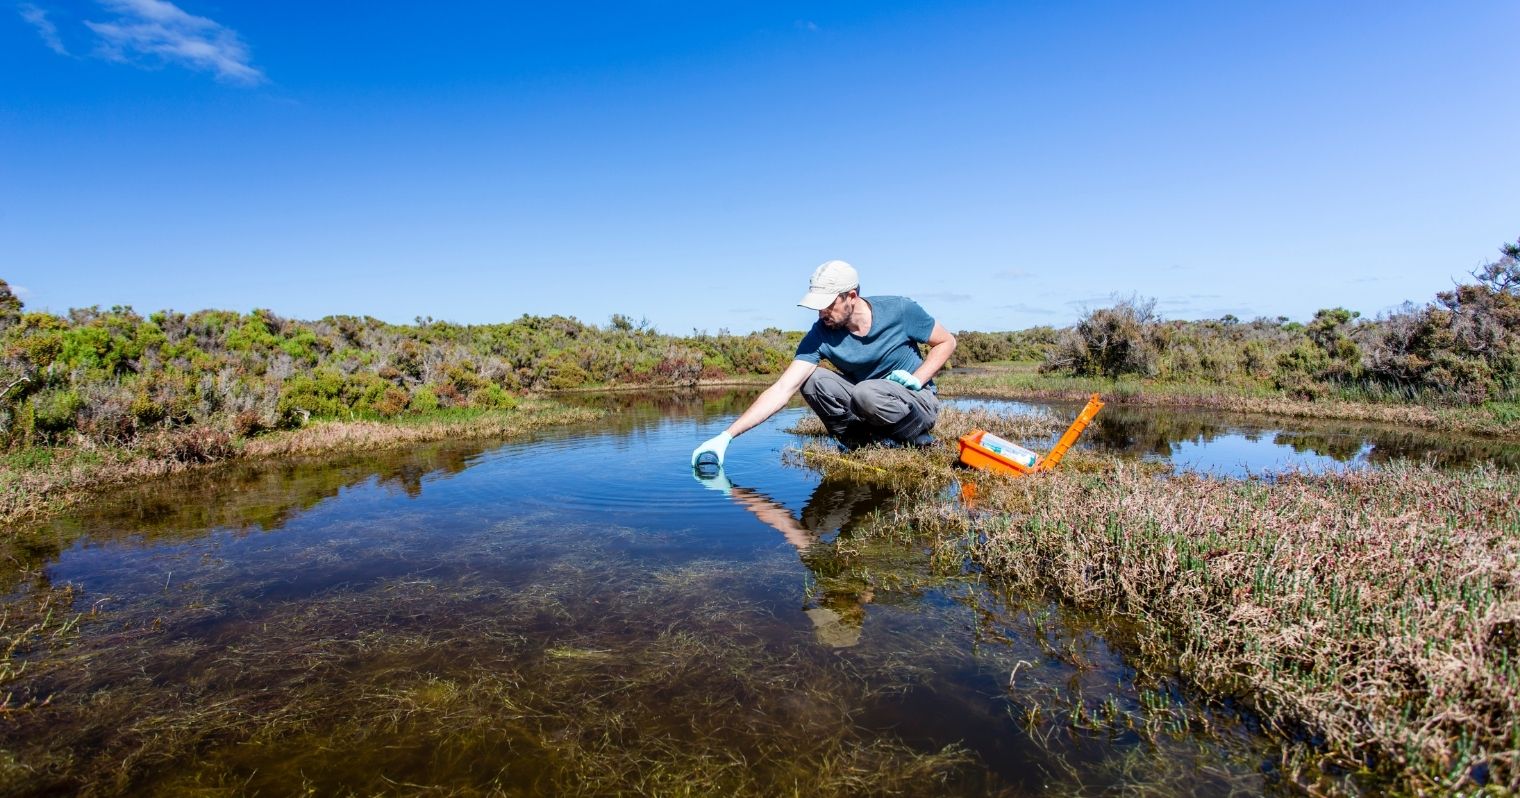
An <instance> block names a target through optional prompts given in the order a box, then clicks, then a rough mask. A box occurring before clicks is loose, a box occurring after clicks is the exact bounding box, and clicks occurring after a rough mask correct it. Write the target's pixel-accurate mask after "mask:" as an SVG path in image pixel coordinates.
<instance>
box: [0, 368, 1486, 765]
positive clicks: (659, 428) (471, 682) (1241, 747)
mask: <svg viewBox="0 0 1520 798" xmlns="http://www.w3.org/2000/svg"><path fill="white" fill-rule="evenodd" d="M752 395H753V394H747V393H743V392H731V393H720V394H710V395H705V396H697V395H689V394H688V395H666V396H660V397H647V396H631V395H626V396H598V397H591V396H588V397H583V398H582V400H581V401H585V402H588V403H594V404H600V405H602V406H606V407H609V408H611V409H613V410H614V411H615V412H614V413H613V414H612V415H611V416H610V417H609V419H608V420H607V421H606V422H604V423H602V424H601V425H599V426H598V427H596V428H595V429H582V430H568V431H558V432H554V433H551V434H546V435H544V436H542V437H541V438H539V439H538V440H535V441H531V442H526V443H524V442H517V443H510V444H501V443H492V442H471V443H451V444H439V445H430V446H419V447H415V448H412V449H408V450H404V451H396V452H387V453H379V454H364V455H354V456H346V457H334V458H323V459H309V460H299V459H298V460H290V461H284V462H281V463H277V464H266V465H262V466H257V465H248V464H240V465H234V466H228V467H222V468H218V469H215V470H211V471H208V472H205V473H199V474H193V475H187V476H183V477H179V478H175V479H168V480H162V481H160V482H159V483H157V484H155V485H152V486H147V487H143V488H137V489H132V490H126V491H122V492H120V493H117V494H115V495H113V496H110V497H108V498H107V499H105V500H103V501H101V502H99V503H97V504H95V505H94V506H91V507H89V508H87V509H86V510H84V511H81V512H79V513H77V514H75V515H73V516H71V517H68V518H63V519H59V520H57V521H54V522H52V523H51V524H50V525H49V526H48V527H47V528H46V529H45V530H43V531H42V533H41V534H40V535H38V536H37V537H36V540H37V541H38V543H37V545H36V547H35V548H34V549H32V550H30V551H27V552H19V553H15V554H14V555H13V556H14V559H16V560H17V562H16V563H14V564H13V567H11V568H10V569H9V570H8V571H7V572H6V582H5V588H6V589H7V590H9V592H10V595H9V599H8V604H9V608H10V609H8V610H7V614H8V615H13V616H14V617H21V618H23V619H24V618H25V613H26V608H27V607H33V608H35V607H36V606H37V605H38V603H39V602H43V601H52V602H53V603H54V604H55V605H61V606H65V607H66V608H67V609H69V610H71V611H72V612H73V613H83V614H84V615H83V617H82V619H81V620H80V623H79V624H78V625H77V627H75V628H74V629H73V630H72V631H71V632H69V633H68V634H65V635H61V636H59V637H58V638H57V639H59V640H64V641H67V643H66V644H54V643H52V642H50V639H49V638H46V636H44V637H42V638H39V639H38V640H36V641H34V653H32V654H31V655H21V656H18V657H14V658H12V664H11V665H9V666H8V667H9V668H10V671H8V672H7V673H6V681H7V682H8V683H7V684H6V685H4V689H5V691H8V692H10V693H11V695H10V697H9V698H8V699H7V704H6V706H7V707H8V708H9V711H7V712H4V713H3V714H0V792H5V793H8V794H20V795H26V794H35V795H44V794H57V793H59V792H89V793H92V794H118V793H129V794H164V793H182V792H187V791H195V792H202V793H207V794H221V793H227V794H253V793H259V794H269V795H287V794H294V793H297V792H306V793H310V794H320V795H335V794H348V793H353V794H376V793H379V794H411V793H417V792H432V793H437V794H461V795H474V794H566V793H568V794H614V793H619V794H620V793H630V792H634V793H653V794H668V793H693V794H711V793H715V792H720V791H721V792H725V793H741V794H767V795H768V794H777V793H791V792H806V793H809V794H825V795H827V794H849V795H857V794H906V795H921V794H965V795H984V794H1010V795H1026V794H1027V795H1034V794H1061V795H1066V794H1072V793H1100V792H1109V791H1114V790H1121V789H1122V790H1125V791H1130V792H1137V793H1145V792H1155V793H1159V794H1177V793H1189V794H1205V795H1206V794H1231V793H1235V792H1245V793H1252V794H1259V793H1263V792H1273V791H1276V790H1278V789H1280V788H1281V785H1279V784H1278V783H1277V781H1276V779H1275V774H1274V770H1273V754H1272V748H1271V746H1270V745H1269V744H1267V743H1266V741H1265V740H1264V739H1263V738H1262V737H1261V736H1260V735H1259V734H1257V733H1256V732H1255V731H1254V730H1253V729H1252V728H1251V724H1250V721H1249V719H1241V718H1237V717H1235V716H1233V715H1232V714H1231V713H1230V711H1229V709H1228V707H1210V706H1204V705H1201V704H1200V703H1199V702H1196V701H1193V700H1190V698H1189V697H1188V696H1187V695H1185V694H1184V693H1183V692H1181V691H1179V690H1178V689H1176V687H1175V686H1174V685H1172V684H1170V683H1169V682H1167V681H1166V680H1164V679H1161V680H1156V679H1154V678H1148V677H1147V678H1141V677H1137V676H1136V674H1135V673H1134V671H1132V670H1131V669H1130V668H1129V667H1128V666H1127V665H1126V664H1125V661H1124V657H1123V656H1122V654H1121V649H1122V641H1123V639H1124V637H1125V634H1124V630H1123V629H1122V628H1117V627H1114V626H1112V625H1104V624H1101V623H1098V622H1095V621H1094V620H1093V619H1091V618H1086V617H1083V616H1081V615H1079V614H1076V613H1073V612H1070V611H1067V610H1064V609H1062V608H1060V607H1057V606H1052V605H1049V604H1048V603H1046V602H1044V601H1042V600H1040V599H1038V598H1036V597H1030V596H1019V595H1009V594H1007V593H1006V592H1004V591H1001V590H999V589H998V588H997V586H996V585H990V584H988V583H987V582H986V581H984V580H980V579H978V578H976V577H975V576H974V575H965V574H962V573H960V571H959V569H956V568H952V569H946V568H944V567H943V564H939V567H936V563H935V562H934V561H933V558H932V553H931V552H930V551H928V550H926V549H925V548H924V547H923V546H922V545H921V544H918V543H915V542H913V541H893V540H883V539H880V538H873V537H869V536H865V535H861V534H857V526H858V525H859V523H860V521H861V519H863V518H865V517H866V516H867V515H868V514H870V513H872V512H875V511H878V510H880V509H881V508H883V507H884V506H885V505H886V504H887V503H888V502H890V501H891V500H892V497H891V496H888V495H885V494H883V493H881V492H879V491H877V490H873V489H871V488H868V487H863V486H860V485H855V484H851V483H841V482H820V480H819V478H818V476H817V475H816V474H814V473H812V472H810V471H807V470H804V469H797V468H788V467H783V466H782V465H781V460H782V458H781V452H782V450H783V449H784V448H786V447H792V446H797V445H799V444H800V443H801V442H802V439H800V438H798V437H796V436H794V435H790V434H788V433H786V432H785V430H786V429H787V428H788V427H790V426H791V425H792V424H793V423H795V422H796V421H797V420H798V419H799V418H801V417H802V416H803V414H804V413H805V411H804V410H803V409H801V408H799V407H793V408H790V409H788V410H786V411H783V412H782V413H781V414H779V415H778V416H777V417H776V418H774V419H772V420H771V421H770V422H768V423H767V424H765V425H764V426H762V427H760V428H757V429H756V430H755V431H753V432H752V433H750V434H748V435H746V436H745V437H744V438H743V439H742V440H741V441H739V442H738V443H736V444H735V445H734V446H733V447H732V449H731V450H730V453H729V462H728V467H727V471H728V474H729V476H730V477H731V478H732V479H733V480H734V481H735V483H736V487H735V489H734V490H733V491H732V492H731V493H728V494H725V493H722V492H717V491H713V490H709V489H706V488H704V486H703V485H702V484H701V483H699V482H697V481H696V480H694V479H693V478H692V475H691V472H690V470H689V469H688V468H687V462H688V457H689V454H690V451H691V447H692V446H694V445H695V444H696V443H697V442H699V441H701V440H703V439H705V438H706V437H708V436H710V435H712V434H714V433H715V432H717V431H718V430H719V429H721V428H722V427H723V426H725V425H726V424H727V423H728V421H729V420H731V419H732V417H733V416H734V415H735V414H736V413H737V412H739V410H741V409H742V408H743V406H744V405H745V404H746V403H747V402H748V400H749V398H750V397H751V396H752ZM1053 409H1054V410H1055V412H1057V414H1059V415H1063V416H1068V417H1069V416H1070V415H1071V414H1072V413H1073V412H1074V408H1068V407H1065V406H1056V407H1054V408H1053ZM1120 411H1122V412H1120ZM1104 414H1105V415H1104V416H1100V423H1099V424H1098V425H1096V426H1095V427H1094V428H1093V429H1092V430H1091V431H1090V432H1089V435H1088V437H1087V438H1086V439H1085V440H1084V444H1085V445H1091V446H1100V447H1111V448H1119V449H1123V450H1125V451H1130V452H1133V453H1134V454H1136V455H1137V456H1143V457H1149V458H1160V457H1173V458H1177V459H1178V460H1179V462H1180V463H1181V464H1182V465H1183V466H1184V467H1196V468H1203V469H1213V470H1224V471H1228V472H1232V473H1234V472H1239V471H1243V470H1249V471H1261V470H1264V469H1269V468H1273V467H1277V465H1283V464H1286V465H1298V466H1305V465H1308V466H1313V467H1318V466H1319V465H1324V464H1326V463H1328V464H1340V463H1351V464H1357V463H1374V462H1377V461H1378V460H1379V459H1380V458H1381V457H1382V454H1380V453H1381V452H1384V451H1393V450H1397V449H1398V447H1399V446H1402V447H1404V449H1402V451H1407V452H1410V453H1412V454H1413V455H1414V456H1417V457H1418V456H1427V452H1435V453H1436V454H1434V455H1432V456H1437V457H1442V458H1446V459H1450V460H1463V461H1467V460H1472V459H1491V460H1495V461H1498V462H1501V463H1511V464H1513V463H1514V462H1515V461H1514V456H1515V455H1514V452H1513V451H1512V450H1505V449H1503V448H1502V447H1501V448H1492V447H1490V448H1489V449H1484V448H1483V446H1482V445H1481V444H1480V443H1479V442H1469V443H1470V444H1471V446H1472V447H1475V448H1471V449H1470V450H1463V451H1457V449H1455V448H1452V447H1448V448H1445V449H1429V450H1426V451H1417V450H1416V448H1417V447H1416V444H1414V443H1410V442H1409V441H1408V440H1407V439H1401V440H1403V441H1404V442H1403V443H1399V444H1394V443H1385V442H1381V441H1384V440H1393V439H1395V438H1397V431H1396V430H1384V431H1382V434H1385V435H1387V436H1391V437H1389V438H1386V439H1385V438H1377V437H1375V436H1372V435H1370V434H1369V433H1368V432H1365V431H1363V432H1357V431H1355V430H1351V429H1348V428H1332V427H1323V426H1319V427H1315V428H1313V429H1312V430H1309V428H1303V429H1301V431H1299V432H1285V431H1282V430H1280V429H1279V430H1270V429H1267V428H1266V427H1263V426H1260V422H1259V421H1258V422H1253V421H1251V420H1250V419H1219V418H1214V419H1207V418H1204V417H1201V416H1197V417H1195V416H1181V417H1176V418H1168V417H1164V416H1162V415H1161V414H1153V415H1149V416H1148V415H1146V414H1144V413H1140V412H1137V411H1131V410H1127V409H1122V408H1110V409H1109V410H1105V411H1104ZM1179 419H1180V420H1179ZM1253 424H1256V425H1257V426H1252V425H1253ZM1304 430H1309V431H1304ZM1373 432H1377V431H1376V430H1374V431H1373ZM1242 441H1244V442H1245V443H1247V444H1250V445H1249V446H1247V445H1245V444H1243V443H1241V442H1242ZM1263 442H1266V443H1267V444H1269V445H1270V446H1271V447H1274V448H1273V450H1272V451H1278V450H1282V451H1281V452H1279V453H1278V454H1274V455H1273V456H1274V457H1278V456H1279V455H1280V456H1281V458H1284V462H1282V463H1276V461H1274V463H1276V465H1273V464H1268V463H1267V462H1266V460H1265V459H1263V458H1264V457H1265V455H1262V454H1261V453H1260V451H1265V450H1260V451H1258V450H1257V449H1255V448H1252V447H1260V446H1262V445H1263ZM1464 445H1467V444H1464ZM1412 447H1414V448H1412ZM1454 452H1455V453H1454ZM1288 453H1291V454H1288ZM1189 457H1192V459H1191V460H1189V459H1188V458H1189ZM1306 457H1313V458H1323V459H1324V460H1325V461H1326V462H1324V463H1322V462H1321V461H1320V460H1306V459H1305V458H1306ZM60 603H61V604H60ZM10 610H14V611H15V612H14V613H12V612H11V611H10ZM13 628H14V624H13ZM1111 643H1112V644H1113V645H1111ZM50 649H51V654H50V655H49V656H46V657H42V656H40V653H38V652H47V651H49V650H50ZM22 666H24V667H26V668H27V669H26V670H23V671H21V672H20V673H19V674H16V673H15V668H16V667H22ZM18 707H26V708H21V709H18Z"/></svg>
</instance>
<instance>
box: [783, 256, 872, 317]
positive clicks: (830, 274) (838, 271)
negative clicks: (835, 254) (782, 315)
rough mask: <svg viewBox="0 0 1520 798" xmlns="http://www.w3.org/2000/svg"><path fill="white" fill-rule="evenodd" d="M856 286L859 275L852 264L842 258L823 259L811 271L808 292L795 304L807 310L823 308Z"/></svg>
mask: <svg viewBox="0 0 1520 798" xmlns="http://www.w3.org/2000/svg"><path fill="white" fill-rule="evenodd" d="M857 288H860V275H859V274H856V272H855V267H854V266H851V265H850V264H848V263H845V262H844V261H842V260H830V261H824V262H823V264H822V265H820V266H819V267H818V268H817V269H815V270H814V271H813V279H812V281H811V282H809V283H808V292H807V293H806V294H804V295H803V296H802V301H801V302H798V303H797V304H799V305H801V306H802V307H805V308H807V309H808V310H823V309H824V308H826V307H828V306H829V305H832V304H834V297H837V296H839V295H840V294H842V293H844V292H846V291H849V290H851V289H857Z"/></svg>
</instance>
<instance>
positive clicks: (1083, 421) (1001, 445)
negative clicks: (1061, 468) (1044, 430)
mask: <svg viewBox="0 0 1520 798" xmlns="http://www.w3.org/2000/svg"><path fill="white" fill-rule="evenodd" d="M1102 409H1103V400H1102V399H1100V398H1099V397H1098V394H1093V395H1092V397H1091V398H1089V399H1088V400H1087V406H1086V407H1084V408H1082V412H1081V413H1079V414H1077V420H1076V421H1073V422H1071V426H1069V427H1067V428H1066V432H1065V433H1063V434H1062V435H1061V440H1059V441H1057V442H1056V445H1055V448H1053V449H1051V450H1050V454H1047V455H1045V456H1044V457H1040V456H1039V455H1038V454H1036V453H1034V452H1031V451H1029V450H1028V449H1025V448H1024V447H1022V446H1019V445H1018V444H1015V443H1010V442H1008V441H1005V440H1003V439H1002V438H999V437H998V436H996V435H993V434H992V433H990V432H987V431H986V430H972V431H971V432H970V433H969V434H966V435H962V436H961V437H960V443H961V462H962V463H965V464H966V465H968V466H971V467H972V468H980V469H982V470H984V471H996V472H999V473H1002V474H1009V475H1011V476H1015V477H1022V476H1024V475H1025V474H1033V473H1034V472H1036V471H1049V470H1050V469H1052V468H1055V467H1056V464H1058V463H1060V462H1061V458H1062V457H1065V456H1066V450H1067V449H1070V448H1071V446H1072V444H1074V443H1076V442H1077V438H1080V437H1081V436H1082V430H1085V429H1087V425H1088V424H1091V423H1092V420H1093V417H1095V416H1097V415H1098V411H1099V410H1102Z"/></svg>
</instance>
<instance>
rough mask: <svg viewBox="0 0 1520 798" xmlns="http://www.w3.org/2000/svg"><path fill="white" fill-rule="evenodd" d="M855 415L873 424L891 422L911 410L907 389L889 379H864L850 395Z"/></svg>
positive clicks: (911, 402)
mask: <svg viewBox="0 0 1520 798" xmlns="http://www.w3.org/2000/svg"><path fill="white" fill-rule="evenodd" d="M851 401H852V403H853V405H854V410H855V415H857V416H860V417H861V418H863V419H867V420H868V421H870V422H871V423H873V424H892V423H896V422H897V421H899V420H901V419H902V417H903V416H904V415H906V414H907V413H909V412H911V411H912V405H913V401H912V400H911V399H910V398H908V389H907V388H904V387H903V386H901V385H899V384H897V383H895V382H892V381H891V380H864V381H862V382H859V383H856V384H855V391H854V393H853V394H852V396H851Z"/></svg>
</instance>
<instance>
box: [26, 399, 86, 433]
mask: <svg viewBox="0 0 1520 798" xmlns="http://www.w3.org/2000/svg"><path fill="white" fill-rule="evenodd" d="M32 407H33V409H34V411H35V416H34V417H35V419H36V425H37V431H39V432H44V433H48V434H50V435H57V434H58V433H61V432H67V431H68V430H71V429H73V428H74V423H75V415H76V414H77V413H78V412H79V411H80V410H81V409H83V408H84V400H83V399H81V398H80V396H79V393H78V392H77V391H75V390H74V389H72V388H49V389H47V390H44V391H42V392H41V393H39V394H37V396H36V398H34V399H33V400H32Z"/></svg>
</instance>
